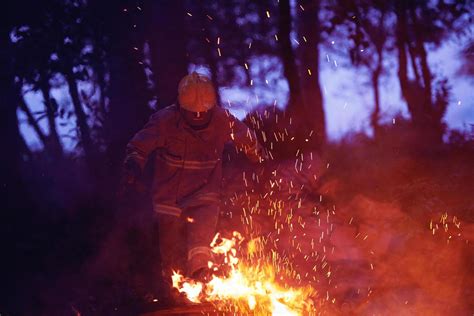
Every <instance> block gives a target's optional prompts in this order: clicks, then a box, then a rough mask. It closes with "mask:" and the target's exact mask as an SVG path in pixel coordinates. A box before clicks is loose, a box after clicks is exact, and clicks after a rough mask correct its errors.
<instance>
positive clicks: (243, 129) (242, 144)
mask: <svg viewBox="0 0 474 316" xmlns="http://www.w3.org/2000/svg"><path fill="white" fill-rule="evenodd" d="M225 112H226V116H227V120H228V126H229V128H228V134H229V135H228V137H229V138H228V140H230V141H232V142H233V143H234V144H235V146H236V147H237V148H238V149H239V150H242V151H243V152H244V153H245V154H246V155H247V157H248V158H249V159H250V160H252V161H260V159H261V151H262V147H261V145H260V144H259V142H258V140H257V136H256V135H255V132H254V131H253V130H251V129H250V128H249V127H248V126H247V125H245V124H244V123H243V122H241V121H240V120H239V119H237V118H235V117H234V116H233V115H232V114H230V112H229V111H227V110H226V111H225Z"/></svg>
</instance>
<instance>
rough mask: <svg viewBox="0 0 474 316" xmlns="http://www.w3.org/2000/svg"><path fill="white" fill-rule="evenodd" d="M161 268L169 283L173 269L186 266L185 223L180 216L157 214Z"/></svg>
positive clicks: (180, 268)
mask: <svg viewBox="0 0 474 316" xmlns="http://www.w3.org/2000/svg"><path fill="white" fill-rule="evenodd" d="M157 216H158V225H159V226H158V231H159V236H158V237H159V244H160V255H161V268H162V271H163V278H164V281H165V282H166V283H167V284H168V285H171V275H172V273H173V271H180V272H181V273H183V272H184V270H185V268H186V223H185V221H184V220H183V218H182V217H177V216H173V215H168V214H159V213H158V214H157Z"/></svg>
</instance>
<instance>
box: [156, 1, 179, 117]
mask: <svg viewBox="0 0 474 316" xmlns="http://www.w3.org/2000/svg"><path fill="white" fill-rule="evenodd" d="M149 9H150V12H151V22H150V23H149V25H150V26H151V28H150V32H149V33H150V34H151V35H152V36H150V38H149V43H150V50H151V62H152V69H153V75H154V81H155V87H156V89H155V91H156V94H157V96H158V107H159V108H163V107H166V106H168V105H170V104H172V103H173V102H175V101H176V97H177V89H178V83H179V81H180V80H181V78H183V77H184V76H185V75H186V74H187V73H188V58H187V53H186V28H185V20H184V19H185V17H186V10H185V5H184V0H175V1H150V8H149Z"/></svg>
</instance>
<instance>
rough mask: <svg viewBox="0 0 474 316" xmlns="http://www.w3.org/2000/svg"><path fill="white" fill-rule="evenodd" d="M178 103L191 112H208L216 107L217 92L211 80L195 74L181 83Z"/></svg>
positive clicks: (188, 76) (186, 77)
mask: <svg viewBox="0 0 474 316" xmlns="http://www.w3.org/2000/svg"><path fill="white" fill-rule="evenodd" d="M178 101H179V104H180V106H181V107H182V108H183V109H185V110H187V111H190V112H206V111H209V110H210V109H212V108H213V107H214V106H215V105H216V91H215V89H214V86H213V84H212V81H211V79H209V78H208V77H206V76H204V75H202V74H199V73H197V72H193V73H192V74H190V75H187V76H185V77H184V78H183V79H181V81H180V82H179V86H178Z"/></svg>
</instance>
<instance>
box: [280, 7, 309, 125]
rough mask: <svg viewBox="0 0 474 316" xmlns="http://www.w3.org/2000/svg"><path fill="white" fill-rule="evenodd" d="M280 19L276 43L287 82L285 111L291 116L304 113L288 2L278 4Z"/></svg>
mask: <svg viewBox="0 0 474 316" xmlns="http://www.w3.org/2000/svg"><path fill="white" fill-rule="evenodd" d="M278 6H279V11H280V18H279V22H278V42H279V46H280V56H281V60H282V63H283V73H284V75H285V77H286V80H287V81H288V87H289V100H288V106H287V110H288V112H290V113H291V114H295V115H297V116H298V115H299V114H302V113H304V108H303V102H302V97H301V89H300V78H299V75H298V68H297V66H296V61H295V60H296V58H295V54H294V52H293V48H292V46H291V38H290V34H291V25H292V23H291V21H292V19H291V8H290V1H289V0H280V2H279V5H278Z"/></svg>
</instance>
